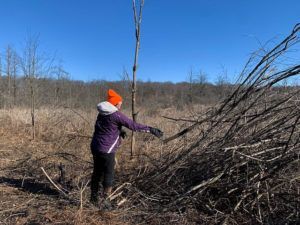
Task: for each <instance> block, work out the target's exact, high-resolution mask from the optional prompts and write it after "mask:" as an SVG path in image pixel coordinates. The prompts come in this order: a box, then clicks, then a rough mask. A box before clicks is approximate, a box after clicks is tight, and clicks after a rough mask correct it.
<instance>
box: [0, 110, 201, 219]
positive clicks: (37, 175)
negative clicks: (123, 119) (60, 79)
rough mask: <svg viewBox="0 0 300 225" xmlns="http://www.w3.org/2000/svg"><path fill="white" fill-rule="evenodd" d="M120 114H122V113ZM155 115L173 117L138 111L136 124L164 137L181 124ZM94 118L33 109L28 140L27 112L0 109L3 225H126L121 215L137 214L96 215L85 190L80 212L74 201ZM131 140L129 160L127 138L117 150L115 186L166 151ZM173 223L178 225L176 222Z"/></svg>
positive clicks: (149, 139)
mask: <svg viewBox="0 0 300 225" xmlns="http://www.w3.org/2000/svg"><path fill="white" fill-rule="evenodd" d="M200 108H201V107H200ZM124 113H125V114H127V115H128V113H127V112H126V111H125V112H124ZM177 114H178V115H176V116H178V117H183V116H187V117H188V116H192V111H191V110H189V111H187V112H182V113H177ZM161 115H165V116H174V110H173V109H157V110H152V111H151V112H147V110H145V109H142V110H140V114H139V121H140V123H144V124H148V125H151V126H155V127H159V128H160V129H162V130H164V131H165V133H167V134H172V133H175V132H177V131H179V130H180V129H182V127H183V126H185V123H184V122H183V123H175V122H173V121H169V120H166V119H164V118H162V117H161ZM96 116H97V111H96V110H91V111H88V112H85V111H80V110H73V109H72V110H70V109H40V110H38V111H37V123H36V124H37V125H36V131H37V132H36V134H37V135H36V136H37V138H36V139H35V140H31V125H30V111H29V110H28V109H20V108H15V109H10V110H1V111H0V123H1V127H0V134H1V135H0V139H1V140H0V152H1V158H0V186H1V192H0V196H1V207H0V221H2V223H3V224H32V223H41V224H60V223H61V224H106V223H108V222H109V224H126V223H129V224H131V221H129V220H128V217H127V216H125V215H126V214H129V212H131V213H138V212H135V209H134V208H132V207H128V206H127V205H126V204H127V203H126V202H125V203H124V204H123V205H121V206H120V207H119V208H116V210H114V211H113V212H110V213H102V212H100V211H99V210H97V209H95V208H93V207H92V206H91V205H89V203H88V197H89V188H86V189H85V190H84V192H83V208H82V209H80V204H79V203H78V202H79V201H80V191H81V189H82V187H83V186H84V185H85V184H86V183H87V182H88V181H89V179H90V174H91V171H92V163H91V162H92V161H91V154H90V149H89V144H90V136H91V135H92V132H93V125H94V122H95V119H96ZM137 137H138V139H137V143H138V147H137V152H136V154H135V156H134V158H133V159H130V151H129V149H130V148H129V146H130V143H129V138H128V139H126V140H125V141H123V143H122V146H121V147H120V149H119V151H118V154H117V161H118V163H117V166H116V173H117V176H116V188H117V187H118V186H120V185H122V184H123V183H125V182H128V183H130V182H131V181H132V180H134V179H136V177H139V176H142V175H143V174H144V173H146V172H147V167H149V168H152V167H153V165H152V163H153V161H157V163H159V161H160V159H161V157H162V156H163V154H164V153H166V151H170V150H171V149H172V148H171V147H170V146H169V147H168V148H166V147H165V146H164V145H163V144H162V142H161V141H159V140H157V139H156V138H154V137H153V136H151V135H147V134H138V136H137ZM149 159H151V160H149ZM60 165H63V166H64V170H65V173H66V177H65V180H64V182H63V183H62V181H60V179H61V175H60V170H59V166H60ZM40 167H44V168H45V170H46V171H47V173H48V174H49V175H50V177H51V178H52V179H53V180H54V181H55V182H56V183H58V184H59V185H60V186H61V187H64V188H66V189H68V190H69V191H70V193H69V195H68V198H63V197H62V196H60V195H59V194H58V192H57V191H56V190H55V188H54V187H53V186H52V185H51V184H50V183H49V182H48V181H47V179H46V177H45V175H44V174H43V173H42V171H41V169H40ZM124 199H125V197H124V196H121V195H120V196H119V197H117V198H116V199H115V202H116V204H117V203H119V202H120V201H124ZM169 216H171V217H172V215H169ZM173 217H176V218H177V217H178V215H176V214H174V215H173ZM158 220H159V219H158ZM176 220H178V221H181V220H182V218H181V219H178V218H177V219H176ZM152 223H153V224H156V223H157V221H153V222H152Z"/></svg>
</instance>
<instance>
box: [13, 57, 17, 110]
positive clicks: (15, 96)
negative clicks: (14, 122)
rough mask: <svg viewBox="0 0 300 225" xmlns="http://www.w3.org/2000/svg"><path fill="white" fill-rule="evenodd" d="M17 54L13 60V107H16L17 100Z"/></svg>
mask: <svg viewBox="0 0 300 225" xmlns="http://www.w3.org/2000/svg"><path fill="white" fill-rule="evenodd" d="M16 57H17V56H16V54H15V53H14V58H13V98H14V99H13V105H14V107H15V106H16V99H17V83H16V82H17V59H16Z"/></svg>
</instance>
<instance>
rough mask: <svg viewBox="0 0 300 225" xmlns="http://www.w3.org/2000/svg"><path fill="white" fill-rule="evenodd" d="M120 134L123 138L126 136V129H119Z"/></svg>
mask: <svg viewBox="0 0 300 225" xmlns="http://www.w3.org/2000/svg"><path fill="white" fill-rule="evenodd" d="M120 136H121V138H123V139H125V138H126V137H127V133H126V131H125V130H121V131H120Z"/></svg>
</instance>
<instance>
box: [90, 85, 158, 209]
mask: <svg viewBox="0 0 300 225" xmlns="http://www.w3.org/2000/svg"><path fill="white" fill-rule="evenodd" d="M121 106H122V97H121V96H120V95H118V94H117V93H116V92H115V91H113V90H112V89H109V90H108V92H107V101H104V102H101V103H99V104H98V105H97V109H98V111H99V114H98V117H97V120H96V124H95V131H94V135H93V139H92V142H91V151H92V154H93V159H94V169H93V175H92V180H91V202H92V203H93V204H95V205H97V204H98V191H99V182H100V179H101V177H102V176H103V181H102V185H103V189H104V193H103V194H104V197H105V198H106V197H108V196H109V195H110V194H111V190H112V186H113V181H114V167H115V153H116V151H117V149H118V147H119V145H120V137H122V138H125V136H126V133H125V132H124V131H122V127H123V126H124V127H126V128H128V129H130V130H132V131H137V132H146V133H151V134H153V135H155V136H156V137H158V138H161V137H162V136H163V132H162V131H160V130H159V129H157V128H153V127H149V126H146V125H142V124H138V123H136V122H134V121H133V120H131V119H129V118H128V117H127V116H125V115H124V114H123V113H121V112H120V111H119V110H120V109H121Z"/></svg>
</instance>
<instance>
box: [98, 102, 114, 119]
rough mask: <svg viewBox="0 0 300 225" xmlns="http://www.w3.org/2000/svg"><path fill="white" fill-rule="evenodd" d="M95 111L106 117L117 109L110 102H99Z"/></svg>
mask: <svg viewBox="0 0 300 225" xmlns="http://www.w3.org/2000/svg"><path fill="white" fill-rule="evenodd" d="M97 109H98V111H99V113H100V114H101V115H103V116H107V115H110V114H113V113H114V112H117V111H118V108H117V107H115V106H114V105H113V104H111V103H110V102H100V103H99V104H98V105H97Z"/></svg>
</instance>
